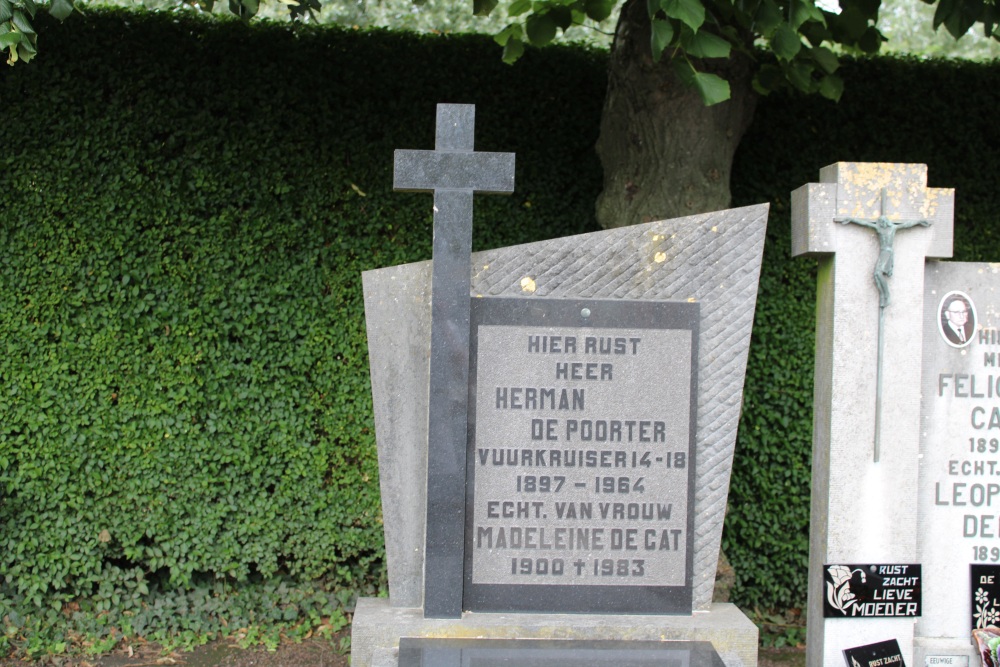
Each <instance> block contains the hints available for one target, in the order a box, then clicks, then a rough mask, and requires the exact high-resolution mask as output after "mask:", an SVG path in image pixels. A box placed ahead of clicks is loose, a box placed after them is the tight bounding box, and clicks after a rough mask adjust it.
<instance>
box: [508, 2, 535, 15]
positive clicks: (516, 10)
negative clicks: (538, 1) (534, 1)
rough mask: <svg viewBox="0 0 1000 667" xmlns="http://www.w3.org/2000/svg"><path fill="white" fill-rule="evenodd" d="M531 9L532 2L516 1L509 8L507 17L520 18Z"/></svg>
mask: <svg viewBox="0 0 1000 667" xmlns="http://www.w3.org/2000/svg"><path fill="white" fill-rule="evenodd" d="M529 9H531V0H514V2H512V3H510V7H508V8H507V16H512V17H513V16H520V15H521V14H523V13H525V12H526V11H528V10H529Z"/></svg>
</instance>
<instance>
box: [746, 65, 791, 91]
mask: <svg viewBox="0 0 1000 667" xmlns="http://www.w3.org/2000/svg"><path fill="white" fill-rule="evenodd" d="M784 82H785V73H784V72H783V71H782V70H781V68H780V67H777V66H775V65H764V66H762V67H761V68H760V70H759V71H758V72H757V76H756V77H754V81H753V87H754V90H756V91H757V92H758V93H760V94H761V95H767V94H768V93H771V92H774V91H775V90H777V89H778V88H780V87H781V85H782V84H783V83H784Z"/></svg>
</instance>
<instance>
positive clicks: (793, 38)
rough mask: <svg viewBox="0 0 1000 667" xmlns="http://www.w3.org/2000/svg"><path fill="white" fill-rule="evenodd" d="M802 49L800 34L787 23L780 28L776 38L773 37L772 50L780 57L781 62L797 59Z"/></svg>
mask: <svg viewBox="0 0 1000 667" xmlns="http://www.w3.org/2000/svg"><path fill="white" fill-rule="evenodd" d="M801 49H802V40H801V39H799V33H798V32H796V31H795V30H793V29H792V26H790V25H788V24H787V23H782V24H781V25H780V26H778V29H777V30H775V31H774V36H773V37H771V50H772V51H774V55H776V56H778V59H779V60H785V61H788V60H792V59H793V58H795V56H797V55H798V54H799V51H800V50H801Z"/></svg>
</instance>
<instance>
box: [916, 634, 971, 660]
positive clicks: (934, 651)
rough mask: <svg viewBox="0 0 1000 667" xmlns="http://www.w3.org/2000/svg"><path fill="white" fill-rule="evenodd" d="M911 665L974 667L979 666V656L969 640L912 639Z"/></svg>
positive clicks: (942, 638)
mask: <svg viewBox="0 0 1000 667" xmlns="http://www.w3.org/2000/svg"><path fill="white" fill-rule="evenodd" d="M913 664H914V665H935V666H936V665H942V666H945V667H974V666H975V665H978V664H979V654H978V653H977V652H976V647H975V646H974V645H973V644H972V640H971V639H970V640H969V641H963V640H961V639H956V638H955V637H914V638H913Z"/></svg>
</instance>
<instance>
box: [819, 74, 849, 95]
mask: <svg viewBox="0 0 1000 667" xmlns="http://www.w3.org/2000/svg"><path fill="white" fill-rule="evenodd" d="M819 94H820V95H822V96H823V97H825V98H826V99H828V100H833V101H834V102H839V101H840V96H841V95H843V94H844V80H843V79H841V78H840V77H839V76H836V75H834V74H827V75H826V76H824V77H823V80H822V81H820V83H819Z"/></svg>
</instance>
